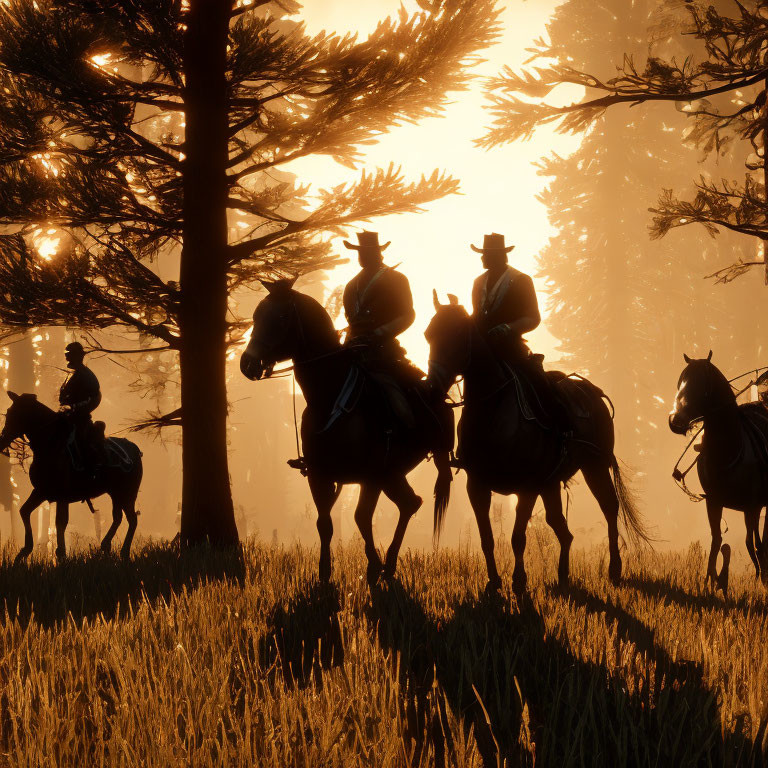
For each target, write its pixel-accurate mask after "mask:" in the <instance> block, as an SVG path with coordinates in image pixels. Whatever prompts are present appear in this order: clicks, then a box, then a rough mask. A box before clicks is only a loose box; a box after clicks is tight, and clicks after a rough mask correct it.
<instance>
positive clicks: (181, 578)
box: [0, 537, 768, 767]
mask: <svg viewBox="0 0 768 768" xmlns="http://www.w3.org/2000/svg"><path fill="white" fill-rule="evenodd" d="M528 551H529V557H528V562H529V576H530V581H531V590H530V598H529V599H528V600H525V601H521V602H520V603H518V602H517V601H516V600H515V599H514V598H510V597H509V595H505V596H504V597H502V598H499V599H484V598H483V597H482V589H483V587H484V585H485V571H484V565H483V563H482V561H481V558H480V557H479V556H478V555H476V554H473V553H467V552H463V553H460V552H449V551H448V552H438V553H437V554H435V555H432V554H429V555H422V554H406V555H405V556H404V557H403V558H402V560H401V566H400V571H399V580H398V581H396V582H394V583H392V584H391V585H389V586H387V587H383V588H382V589H380V590H376V591H375V592H374V593H373V594H371V593H370V592H369V591H368V589H367V587H366V585H365V579H364V577H363V574H364V572H365V569H364V558H363V556H362V553H361V552H360V551H359V550H358V549H352V548H347V549H346V550H338V551H337V553H336V558H335V562H334V578H335V581H334V584H333V585H331V586H322V585H319V584H317V583H316V582H315V580H314V578H313V574H314V569H315V555H316V553H315V552H313V551H312V550H306V549H300V548H295V549H287V550H283V549H278V548H269V547H263V546H258V545H249V546H247V547H246V548H245V550H244V552H243V554H242V555H241V556H240V555H236V554H234V553H229V554H227V553H215V552H210V551H205V550H201V551H188V552H185V553H184V554H182V555H179V554H177V553H175V552H173V551H171V550H170V549H168V548H163V547H158V546H146V547H144V549H142V550H139V551H138V552H137V554H136V556H135V558H134V560H133V561H132V562H131V563H130V564H128V565H125V564H123V563H122V562H120V561H119V560H118V559H115V558H111V557H104V556H95V555H94V556H86V555H82V556H76V557H73V558H71V559H70V560H69V561H67V562H66V563H65V564H63V565H61V566H58V565H56V564H54V563H53V562H51V561H48V560H43V559H35V560H33V561H32V562H31V563H30V565H29V567H27V566H13V565H12V564H11V561H10V558H9V553H6V556H5V558H4V559H3V562H2V566H0V594H2V596H3V598H4V600H5V606H6V607H5V611H4V614H5V615H4V618H3V620H2V626H1V627H0V766H54V765H55V766H84V765H87V766H101V765H107V766H118V765H124V766H138V765H141V766H195V767H203V766H219V765H227V766H228V765H232V766H239V765H242V766H293V765H296V766H354V765H360V766H432V765H446V766H449V765H451V766H482V765H541V766H571V765H587V766H592V765H610V766H617V765H648V766H700V765H718V766H719V765H760V764H762V762H763V756H764V755H767V754H768V745H767V742H768V739H767V738H766V723H767V722H768V719H767V713H768V709H767V705H768V598H767V597H766V594H765V593H764V592H763V590H762V587H760V586H759V585H757V584H755V583H754V581H753V579H751V578H750V577H748V576H746V575H744V576H743V577H739V576H736V577H734V578H732V587H731V594H730V595H729V599H728V600H727V601H726V602H724V601H723V599H722V597H715V596H712V595H710V594H709V593H706V592H704V591H703V590H702V589H701V587H700V584H701V582H702V575H703V571H704V557H703V552H702V551H701V549H700V548H699V547H693V548H691V549H690V550H689V551H688V552H687V553H682V554H677V555H675V554H669V555H653V554H646V555H643V556H642V557H640V558H635V559H633V558H632V557H629V558H627V559H626V561H625V562H626V566H627V568H626V577H627V578H626V580H625V583H624V584H623V585H622V586H621V587H620V588H613V587H611V586H610V585H609V583H608V582H607V579H606V577H605V571H606V567H607V563H606V559H607V558H606V557H605V555H604V553H603V552H602V550H594V551H592V552H589V553H578V552H577V553H575V554H574V556H573V558H572V562H573V575H574V585H573V586H572V588H571V589H570V590H569V591H567V592H560V591H558V590H557V589H556V588H554V587H553V586H552V584H551V581H552V579H553V575H554V569H555V565H554V556H553V555H554V553H553V551H552V548H551V547H549V546H548V544H540V545H539V544H538V543H537V540H536V538H535V537H532V540H531V542H530V545H529V550H528ZM500 562H501V563H502V564H503V565H504V569H505V571H504V572H505V574H506V580H507V582H508V581H509V577H510V574H511V567H510V562H509V559H508V551H505V550H504V549H502V550H501V551H500Z"/></svg>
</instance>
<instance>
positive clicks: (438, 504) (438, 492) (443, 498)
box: [432, 455, 453, 544]
mask: <svg viewBox="0 0 768 768" xmlns="http://www.w3.org/2000/svg"><path fill="white" fill-rule="evenodd" d="M441 459H442V457H441V458H438V457H437V456H435V465H436V466H437V480H435V519H434V525H433V528H432V540H433V541H434V543H435V544H437V542H439V541H440V534H441V533H442V530H443V523H444V522H445V514H446V512H447V511H448V502H449V501H450V499H451V483H452V482H453V474H452V473H451V466H450V464H448V457H447V455H446V456H445V457H444V461H443V460H441Z"/></svg>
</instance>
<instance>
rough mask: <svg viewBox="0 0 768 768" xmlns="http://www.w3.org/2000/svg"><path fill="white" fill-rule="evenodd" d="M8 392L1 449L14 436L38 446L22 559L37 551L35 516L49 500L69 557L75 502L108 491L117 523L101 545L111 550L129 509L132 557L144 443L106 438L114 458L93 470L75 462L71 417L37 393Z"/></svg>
mask: <svg viewBox="0 0 768 768" xmlns="http://www.w3.org/2000/svg"><path fill="white" fill-rule="evenodd" d="M8 397H9V398H10V399H11V407H10V408H9V409H8V411H7V412H6V414H5V423H4V425H3V429H2V431H0V451H7V450H8V448H9V447H10V445H11V443H12V442H13V441H14V440H17V439H19V438H22V437H26V438H27V440H28V441H29V446H30V448H31V449H32V463H31V464H30V467H29V479H30V481H31V483H32V493H30V494H29V497H28V498H27V500H26V501H25V502H24V503H23V504H22V505H21V508H20V509H19V514H20V515H21V519H22V521H23V523H24V546H23V548H22V549H21V551H20V552H19V553H18V555H17V556H16V561H17V562H19V561H21V560H25V559H26V558H27V557H28V556H29V555H30V554H31V553H32V549H33V547H34V540H33V538H32V525H31V522H30V518H31V517H32V513H33V512H34V511H35V510H36V509H37V508H38V507H39V506H40V505H41V504H42V503H43V502H44V501H49V502H55V503H56V557H57V558H58V559H59V560H63V559H64V558H65V557H66V553H67V550H66V544H65V541H64V533H65V531H66V528H67V523H68V522H69V505H70V504H71V503H73V502H76V501H85V500H88V501H90V500H91V499H94V498H96V497H97V496H101V495H102V494H105V493H106V494H109V496H110V498H111V499H112V525H111V526H110V528H109V530H108V531H107V533H106V535H105V536H104V539H103V540H102V542H101V549H102V550H103V551H104V552H109V551H110V549H111V546H112V539H113V538H114V535H115V532H116V531H117V529H118V527H119V525H120V522H121V520H122V517H123V512H125V516H126V518H127V519H128V531H127V533H126V534H125V540H124V541H123V546H122V550H121V554H122V556H123V557H124V558H128V556H129V555H130V551H131V542H132V541H133V535H134V533H135V531H136V525H137V522H138V514H139V513H138V512H137V511H136V497H137V495H138V493H139V486H140V485H141V477H142V473H143V468H142V462H141V455H142V454H141V451H140V450H139V447H138V446H137V445H136V444H135V443H132V442H131V441H130V440H126V439H125V438H115V437H113V438H109V439H108V440H106V443H105V453H106V456H107V459H108V461H107V462H106V463H105V464H104V465H102V466H98V467H95V468H94V469H93V471H92V472H90V471H86V470H82V469H78V468H76V467H75V466H73V460H72V456H71V454H70V449H69V447H68V443H69V441H70V435H71V427H70V425H69V423H68V420H67V419H66V417H64V415H63V414H61V413H57V412H56V411H54V410H52V409H50V408H49V407H48V406H47V405H44V404H43V403H41V402H40V401H39V400H38V399H37V396H36V395H33V394H23V395H17V394H16V393H15V392H8Z"/></svg>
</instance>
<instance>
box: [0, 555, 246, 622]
mask: <svg viewBox="0 0 768 768" xmlns="http://www.w3.org/2000/svg"><path fill="white" fill-rule="evenodd" d="M244 579H245V565H244V562H243V557H242V552H241V550H240V549H239V548H232V549H214V548H211V547H207V546H200V547H190V548H187V549H183V550H181V551H180V550H178V549H177V548H176V547H173V546H171V545H169V544H166V545H159V544H150V545H147V546H145V547H144V548H143V549H142V550H141V551H140V552H138V553H137V554H136V555H135V556H134V557H132V558H131V560H130V561H127V562H126V561H123V560H122V559H120V558H119V557H117V556H115V555H107V554H103V553H101V552H100V551H96V552H93V553H89V554H87V553H78V554H76V555H74V556H72V557H69V558H67V559H66V560H65V561H64V562H63V563H61V564H58V563H56V562H54V561H40V560H33V561H32V562H31V563H28V564H27V563H19V564H14V563H13V562H12V561H11V560H8V559H6V560H3V561H2V563H0V610H2V611H7V614H8V616H9V617H10V618H11V619H15V620H18V621H19V622H20V623H21V624H22V625H26V624H27V623H29V621H30V620H34V621H35V622H37V623H38V624H42V625H43V626H46V627H51V626H54V625H56V624H58V623H60V622H62V621H65V620H68V618H69V617H70V616H71V617H72V619H74V620H75V621H77V622H80V621H82V620H83V619H86V618H92V617H95V616H97V615H99V614H102V615H103V616H104V617H105V618H106V619H113V618H120V617H122V616H125V615H128V614H129V613H130V612H131V611H132V610H134V609H135V608H136V606H137V605H138V604H139V603H142V602H147V601H149V602H156V601H158V600H161V599H162V600H166V601H167V600H168V599H170V597H171V596H172V595H173V594H176V593H179V592H181V591H182V590H184V589H194V588H195V587H197V586H199V585H200V584H203V583H206V582H212V581H233V582H236V583H238V584H242V583H243V581H244Z"/></svg>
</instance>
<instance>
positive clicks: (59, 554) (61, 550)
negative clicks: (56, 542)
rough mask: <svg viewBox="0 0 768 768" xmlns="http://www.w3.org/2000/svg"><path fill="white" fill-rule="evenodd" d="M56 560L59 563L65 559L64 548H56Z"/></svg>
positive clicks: (65, 552) (65, 551)
mask: <svg viewBox="0 0 768 768" xmlns="http://www.w3.org/2000/svg"><path fill="white" fill-rule="evenodd" d="M56 559H57V560H58V561H59V562H60V563H61V562H63V561H64V560H66V559H67V550H66V549H64V547H56Z"/></svg>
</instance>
